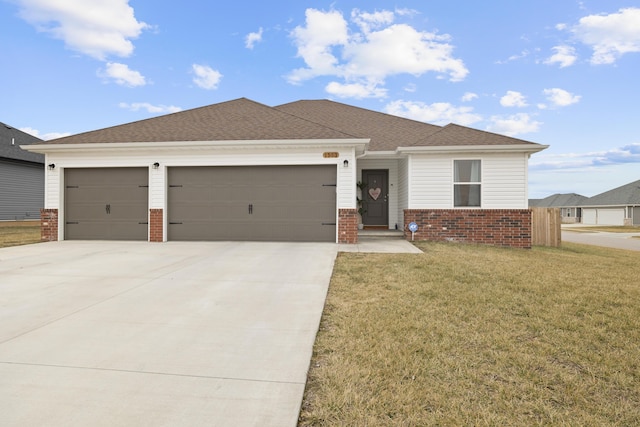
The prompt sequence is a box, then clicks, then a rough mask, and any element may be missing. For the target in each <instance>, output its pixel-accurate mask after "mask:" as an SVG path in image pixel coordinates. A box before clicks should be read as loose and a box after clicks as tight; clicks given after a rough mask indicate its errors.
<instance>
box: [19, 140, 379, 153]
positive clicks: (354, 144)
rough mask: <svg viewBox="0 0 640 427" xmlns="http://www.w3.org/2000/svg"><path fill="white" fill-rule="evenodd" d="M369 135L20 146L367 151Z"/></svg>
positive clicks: (42, 149) (28, 148)
mask: <svg viewBox="0 0 640 427" xmlns="http://www.w3.org/2000/svg"><path fill="white" fill-rule="evenodd" d="M369 141H370V140H369V139H368V138H344V139H272V140H270V139H264V140H226V141H160V142H155V141H154V142H103V143H85V144H83V143H80V144H37V145H22V146H20V148H22V149H24V150H26V151H31V152H34V153H42V154H47V153H59V152H78V151H112V150H148V149H150V148H151V149H155V150H158V149H160V150H169V149H180V150H184V149H189V148H193V149H202V148H220V149H233V148H245V149H246V148H309V147H350V148H355V149H356V151H364V150H365V149H366V148H367V146H368V145H369Z"/></svg>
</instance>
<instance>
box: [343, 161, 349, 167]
mask: <svg viewBox="0 0 640 427" xmlns="http://www.w3.org/2000/svg"><path fill="white" fill-rule="evenodd" d="M342 164H343V166H344V167H345V168H348V167H349V160H345V161H344V162H342Z"/></svg>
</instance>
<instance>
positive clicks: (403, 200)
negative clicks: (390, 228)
mask: <svg viewBox="0 0 640 427" xmlns="http://www.w3.org/2000/svg"><path fill="white" fill-rule="evenodd" d="M408 206H409V159H406V158H405V159H401V160H399V161H398V228H399V229H402V228H403V227H404V210H405V209H407V207H408Z"/></svg>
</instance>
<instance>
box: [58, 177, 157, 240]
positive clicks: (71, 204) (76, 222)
mask: <svg viewBox="0 0 640 427" xmlns="http://www.w3.org/2000/svg"><path fill="white" fill-rule="evenodd" d="M64 181H65V198H64V200H65V203H64V216H65V228H64V235H65V239H68V240H74V239H75V240H147V235H148V227H149V226H148V224H149V223H148V199H149V197H148V194H149V171H148V169H147V168H91V169H65V172H64Z"/></svg>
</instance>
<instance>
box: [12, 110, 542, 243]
mask: <svg viewBox="0 0 640 427" xmlns="http://www.w3.org/2000/svg"><path fill="white" fill-rule="evenodd" d="M24 148H25V149H26V150H28V151H32V152H38V153H43V154H45V155H46V162H45V163H46V164H47V165H49V167H48V168H47V170H46V173H47V180H46V183H47V187H46V195H47V197H46V205H45V209H43V220H42V221H43V222H42V223H43V235H44V236H45V237H46V238H48V239H50V240H62V239H123V240H125V239H131V240H133V239H138V240H149V241H154V242H163V241H167V240H276V241H277V240H280V241H327V242H339V243H356V242H357V239H358V222H360V221H362V222H363V223H364V225H365V226H366V227H376V228H378V227H379V228H385V229H399V230H404V231H405V236H407V238H409V237H411V233H409V231H408V229H407V226H408V224H409V223H411V222H415V223H416V224H417V225H418V231H417V232H416V233H415V238H416V239H432V240H443V241H464V242H477V243H488V244H494V245H504V246H514V247H530V246H531V214H530V211H529V209H528V203H527V198H528V196H527V193H528V190H527V178H528V159H529V156H530V155H531V154H533V153H536V152H538V151H541V150H543V149H545V148H546V146H544V145H539V144H535V143H532V142H527V141H523V140H519V139H514V138H510V137H506V136H502V135H497V134H493V133H489V132H484V131H479V130H475V129H471V128H467V127H463V126H458V125H454V124H450V125H447V126H444V127H441V126H434V125H430V124H426V123H422V122H417V121H413V120H408V119H404V118H400V117H396V116H392V115H388V114H383V113H379V112H375V111H371V110H366V109H362V108H357V107H353V106H349V105H345V104H341V103H337V102H332V101H326V100H318V101H298V102H293V103H290V104H285V105H281V106H277V107H269V106H266V105H263V104H259V103H257V102H254V101H251V100H248V99H245V98H241V99H237V100H233V101H228V102H222V103H219V104H214V105H210V106H206V107H201V108H196V109H193V110H188V111H182V112H178V113H174V114H169V115H165V116H161V117H156V118H152V119H148V120H142V121H138V122H134V123H128V124H124V125H120V126H115V127H111V128H107V129H102V130H96V131H92V132H87V133H83V134H78V135H74V136H70V137H65V138H60V139H57V140H52V141H47V142H43V143H40V144H37V145H31V146H26V147H24ZM358 181H362V182H364V183H365V184H366V186H365V187H364V189H363V190H362V191H360V190H359V189H358V187H357V186H356V183H357V182H358ZM358 199H360V200H363V203H362V207H363V210H364V212H363V215H362V218H360V216H359V215H358V210H357V209H358V207H359V203H358Z"/></svg>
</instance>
